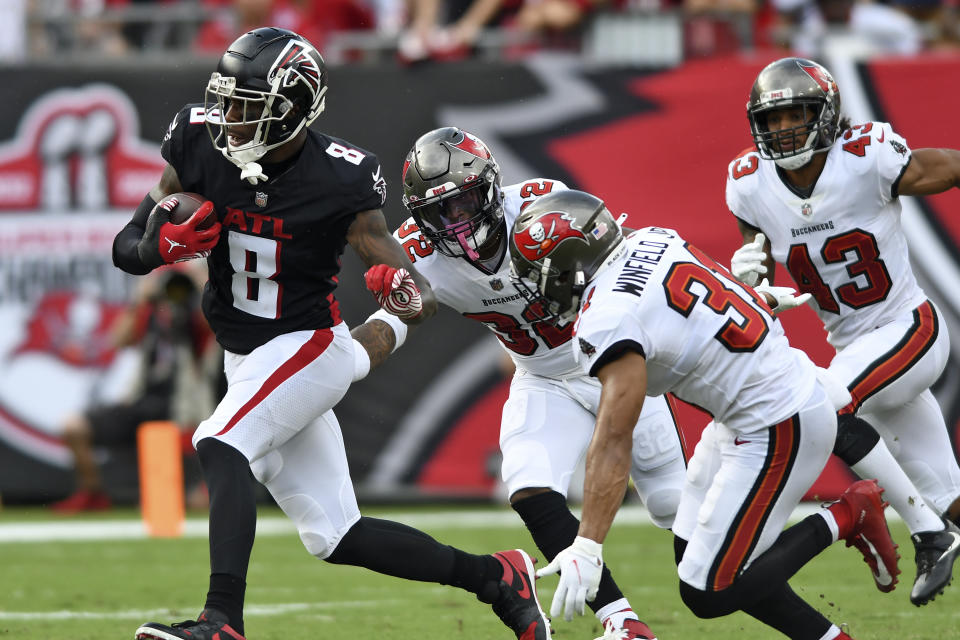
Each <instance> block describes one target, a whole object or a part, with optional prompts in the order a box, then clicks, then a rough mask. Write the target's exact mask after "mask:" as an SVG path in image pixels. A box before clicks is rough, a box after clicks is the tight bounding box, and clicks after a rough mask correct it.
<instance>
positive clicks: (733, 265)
mask: <svg viewBox="0 0 960 640" xmlns="http://www.w3.org/2000/svg"><path fill="white" fill-rule="evenodd" d="M766 241H767V237H766V236H765V235H763V234H762V233H758V234H757V235H756V236H754V238H753V242H748V243H747V244H745V245H743V246H742V247H740V248H739V249H737V250H736V251H734V252H733V257H732V258H730V273H732V274H733V277H734V278H736V279H737V280H739V281H740V282H742V283H744V284H748V285H750V286H751V287H752V286H754V285H755V284H757V280H759V279H760V276H761V275H763V274H764V273H766V272H767V268H766V267H765V266H763V261H764V260H766V259H767V254H766V252H764V250H763V244H764V243H765V242H766Z"/></svg>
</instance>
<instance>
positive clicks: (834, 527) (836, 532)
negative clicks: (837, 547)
mask: <svg viewBox="0 0 960 640" xmlns="http://www.w3.org/2000/svg"><path fill="white" fill-rule="evenodd" d="M820 516H821V517H822V518H823V519H824V520H826V521H827V528H828V529H830V537H831V538H832V540H831V544H833V543H834V542H836V541H837V540H839V539H840V526H839V525H838V524H837V519H836V518H834V517H833V512H832V511H830V509H824V510H823V511H821V512H820Z"/></svg>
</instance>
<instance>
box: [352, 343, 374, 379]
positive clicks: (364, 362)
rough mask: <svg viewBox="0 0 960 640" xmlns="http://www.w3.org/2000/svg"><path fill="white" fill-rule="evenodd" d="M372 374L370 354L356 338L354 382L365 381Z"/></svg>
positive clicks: (354, 345) (354, 347)
mask: <svg viewBox="0 0 960 640" xmlns="http://www.w3.org/2000/svg"><path fill="white" fill-rule="evenodd" d="M368 373H370V354H369V353H367V350H366V349H365V348H364V347H363V345H362V344H360V343H359V342H358V341H357V339H356V338H354V339H353V382H356V381H357V380H363V379H364V378H366V377H367V374H368Z"/></svg>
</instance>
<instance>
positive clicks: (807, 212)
mask: <svg viewBox="0 0 960 640" xmlns="http://www.w3.org/2000/svg"><path fill="white" fill-rule="evenodd" d="M909 161H910V149H909V147H907V142H906V140H904V139H903V138H902V137H900V136H899V135H897V134H896V133H895V132H894V131H893V129H892V128H891V127H890V125H889V124H888V123H886V122H869V123H867V124H864V125H858V126H856V127H853V128H852V129H848V130H847V131H846V132H844V134H843V135H842V136H840V137H839V138H838V139H837V141H836V142H835V143H834V144H833V147H831V148H830V150H829V151H828V152H827V161H826V165H825V166H824V168H823V172H822V173H821V174H820V177H819V179H818V180H817V183H816V185H815V187H814V189H813V192H812V193H811V194H810V197H808V198H803V197H801V196H800V195H797V193H795V192H794V191H793V190H791V189H790V188H789V187H787V185H786V184H785V183H784V182H783V180H782V179H781V178H780V176H779V175H778V173H777V168H776V164H775V163H774V162H773V161H772V160H763V159H761V158H760V156H759V154H758V153H757V152H756V151H750V152H747V153H744V154H742V155H740V156H739V157H738V158H737V159H735V160H734V161H733V162H731V163H730V166H729V168H728V171H727V206H728V207H729V209H730V211H732V212H733V214H734V215H735V216H737V217H738V218H740V219H741V220H743V221H744V222H746V223H747V224H749V225H751V226H753V227H756V228H757V229H760V230H761V231H762V232H763V233H764V234H765V235H766V236H767V238H769V240H770V246H771V253H772V254H773V258H774V260H776V261H777V262H779V263H781V264H783V265H785V266H786V268H787V270H788V271H789V272H790V275H791V276H793V279H794V281H795V282H796V283H797V287H798V289H799V290H800V291H801V292H808V293H810V294H811V295H812V296H813V301H814V302H815V304H814V309H815V310H816V312H817V314H818V315H819V316H820V319H821V320H822V321H823V324H824V326H825V327H826V329H827V331H828V332H829V335H828V340H829V341H830V343H831V344H832V345H833V346H834V347H836V348H843V347H844V346H846V345H848V344H849V343H850V342H851V341H852V340H853V339H854V338H856V337H857V336H858V335H861V334H862V333H864V332H866V331H870V330H872V329H874V328H875V327H878V326H882V325H883V324H885V323H887V322H890V321H891V320H893V319H894V318H895V317H896V316H897V315H898V314H900V313H901V312H903V311H905V310H908V309H913V308H915V307H917V306H919V305H920V304H922V303H923V302H924V301H925V300H926V294H925V293H924V292H923V290H922V289H921V288H920V286H919V285H918V284H917V280H916V278H915V277H914V275H913V270H912V268H911V267H910V258H909V255H908V252H907V240H906V237H905V235H904V233H903V230H902V228H901V226H900V199H899V198H898V197H897V191H896V189H897V185H898V183H899V181H900V176H901V175H903V172H904V170H905V169H906V167H907V164H908V163H909Z"/></svg>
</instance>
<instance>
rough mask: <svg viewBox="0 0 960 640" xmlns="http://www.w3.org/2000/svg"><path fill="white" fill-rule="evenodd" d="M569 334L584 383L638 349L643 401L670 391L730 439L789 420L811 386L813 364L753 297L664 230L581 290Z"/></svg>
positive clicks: (649, 232)
mask: <svg viewBox="0 0 960 640" xmlns="http://www.w3.org/2000/svg"><path fill="white" fill-rule="evenodd" d="M574 335H575V337H576V339H577V341H576V346H575V348H574V353H575V354H577V357H578V359H579V361H580V363H581V365H582V367H583V370H584V371H586V372H587V373H588V374H589V375H595V374H596V371H597V369H599V368H600V367H602V366H603V364H604V363H605V362H609V361H610V360H611V359H613V358H614V357H615V356H616V355H618V354H619V353H621V352H622V350H623V349H624V348H632V349H634V350H637V351H640V352H642V353H643V355H644V357H645V358H646V362H647V391H646V393H647V395H649V396H653V395H660V394H663V393H667V392H668V391H669V392H672V393H673V394H674V395H676V396H677V397H678V398H680V399H681V400H684V401H686V402H689V403H690V404H693V405H696V406H698V407H701V408H703V409H704V410H705V411H707V412H709V413H710V414H711V415H712V416H713V417H714V419H715V420H716V421H717V422H722V423H723V424H725V425H726V426H727V427H728V428H730V429H732V430H734V431H741V432H749V431H755V430H759V429H763V428H766V427H769V426H770V425H772V424H776V423H777V422H779V421H781V420H785V419H787V418H789V417H790V416H792V415H793V414H794V413H796V412H797V411H798V410H800V408H801V407H802V406H803V405H804V403H805V402H806V401H807V399H808V398H809V397H810V396H811V394H812V393H813V390H814V388H815V385H816V369H815V367H814V365H813V363H812V362H811V361H810V359H809V358H807V356H806V355H805V354H804V353H803V352H801V351H798V350H797V349H793V348H791V347H790V345H789V344H788V342H787V339H786V337H785V336H784V334H783V328H782V327H781V325H780V323H779V322H777V321H776V320H774V318H773V315H772V312H771V311H770V309H769V307H767V305H766V304H765V303H764V302H762V301H761V300H760V298H758V297H757V295H756V293H755V292H754V291H753V289H751V288H750V287H747V286H746V285H744V284H742V283H739V282H737V281H736V280H735V279H734V278H733V276H732V275H730V273H729V272H728V271H727V270H726V269H724V268H723V267H721V266H720V265H718V264H717V263H716V262H714V261H713V260H712V259H711V258H710V257H709V256H707V255H706V254H704V253H703V252H701V251H700V250H699V249H697V248H696V247H694V246H692V245H689V244H688V243H687V242H685V241H684V240H683V238H681V237H679V236H678V235H677V233H676V232H675V231H673V230H670V229H661V228H657V227H647V228H646V229H640V230H638V231H636V232H634V233H633V234H631V235H630V237H629V238H627V240H626V242H625V248H624V249H623V255H622V256H621V257H620V258H619V259H617V260H616V261H615V262H614V263H613V264H611V265H610V266H609V267H607V268H606V269H604V270H603V271H601V272H600V274H599V275H598V277H597V278H596V279H595V280H594V281H593V282H592V283H591V285H590V286H589V287H588V288H587V290H586V291H585V293H584V303H583V306H582V307H581V309H580V314H579V316H578V318H577V321H576V324H575V330H574ZM784 381H789V384H785V383H784Z"/></svg>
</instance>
